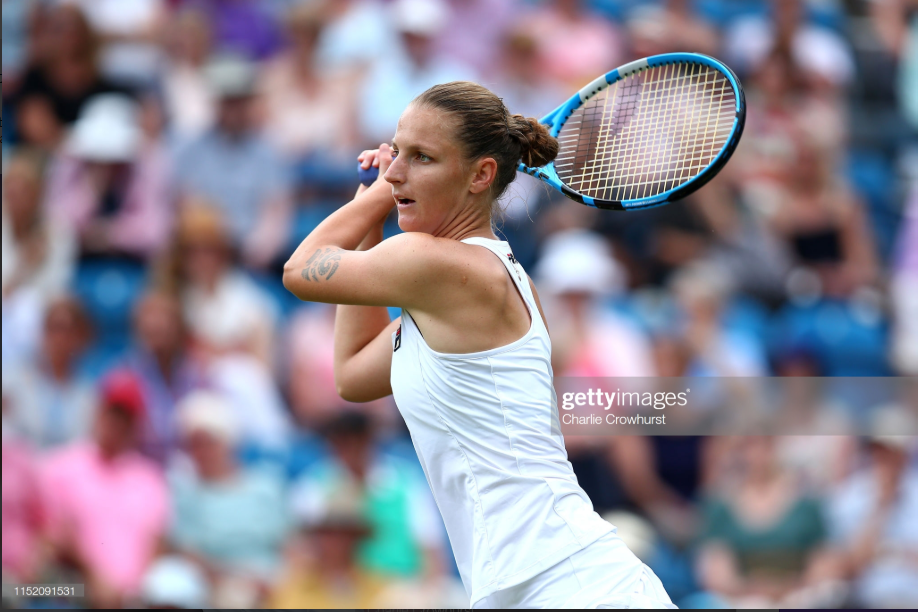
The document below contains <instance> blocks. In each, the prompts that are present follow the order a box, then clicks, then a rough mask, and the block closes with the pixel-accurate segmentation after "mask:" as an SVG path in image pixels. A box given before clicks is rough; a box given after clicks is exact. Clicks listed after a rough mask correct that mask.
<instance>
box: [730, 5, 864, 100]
mask: <svg viewBox="0 0 918 612" xmlns="http://www.w3.org/2000/svg"><path fill="white" fill-rule="evenodd" d="M774 44H775V30H774V26H773V24H772V23H771V21H770V20H768V19H767V18H765V17H746V18H742V19H739V20H738V21H736V22H735V23H734V24H733V25H731V26H730V27H728V28H727V31H726V33H725V35H724V49H725V52H726V53H725V55H726V57H727V59H728V61H730V62H731V65H734V66H736V68H737V69H739V70H753V69H755V68H756V67H757V66H758V65H760V64H761V63H762V61H764V60H765V59H766V58H767V57H768V54H769V53H771V51H772V49H773V47H774ZM791 52H792V53H793V57H794V61H795V62H796V63H797V65H798V66H800V67H801V68H802V69H803V70H804V71H807V72H811V73H815V74H817V75H819V76H820V77H822V78H824V79H826V80H827V81H829V82H830V83H832V84H833V85H835V86H836V87H843V86H845V85H847V84H848V83H850V82H851V80H852V79H853V78H854V58H853V57H852V54H851V49H850V48H849V47H848V45H847V44H846V43H845V40H844V39H843V38H842V37H841V36H839V35H838V34H836V33H835V32H832V31H831V30H829V29H826V28H821V27H818V26H814V25H811V24H805V25H802V26H801V27H800V28H799V29H798V30H797V32H796V34H795V35H794V38H793V41H792V42H791Z"/></svg>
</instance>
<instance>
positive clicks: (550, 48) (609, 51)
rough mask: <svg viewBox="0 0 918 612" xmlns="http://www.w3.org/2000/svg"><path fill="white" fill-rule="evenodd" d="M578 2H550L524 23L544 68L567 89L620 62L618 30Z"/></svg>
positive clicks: (621, 50)
mask: <svg viewBox="0 0 918 612" xmlns="http://www.w3.org/2000/svg"><path fill="white" fill-rule="evenodd" d="M584 4H585V3H584V2H583V1H582V0H551V1H550V2H546V3H544V4H543V5H541V6H540V7H539V8H537V9H536V10H535V11H534V12H533V13H532V14H531V15H530V16H529V17H528V18H527V20H526V21H525V22H524V23H525V29H526V30H527V31H529V32H530V33H531V34H532V36H533V38H535V39H536V40H537V41H539V56H540V58H541V63H542V66H543V67H544V69H545V70H546V71H547V72H548V74H549V75H551V76H552V77H553V78H555V79H557V80H559V81H562V82H564V83H565V84H566V88H568V89H575V88H576V89H579V88H580V87H583V86H584V85H586V84H587V83H589V82H590V81H592V80H593V79H595V78H596V77H597V76H598V75H600V74H605V73H606V72H608V71H609V70H611V69H612V67H614V66H618V65H620V64H622V63H624V58H625V49H624V39H623V36H622V33H621V32H620V31H619V28H618V27H617V26H616V25H615V24H614V23H612V22H611V21H609V20H607V19H602V18H598V17H597V16H596V15H593V14H591V13H590V12H589V11H588V10H586V9H585V8H584Z"/></svg>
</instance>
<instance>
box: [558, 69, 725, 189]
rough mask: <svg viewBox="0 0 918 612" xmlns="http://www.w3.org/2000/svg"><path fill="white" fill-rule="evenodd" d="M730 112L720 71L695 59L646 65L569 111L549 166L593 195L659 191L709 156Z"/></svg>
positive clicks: (718, 145) (721, 140) (721, 139)
mask: <svg viewBox="0 0 918 612" xmlns="http://www.w3.org/2000/svg"><path fill="white" fill-rule="evenodd" d="M735 116H736V113H735V103H734V93H733V88H732V86H731V85H730V83H729V81H728V80H727V78H726V77H725V76H724V75H723V74H722V73H721V72H720V71H718V70H716V69H714V68H710V67H708V66H704V65H701V64H694V63H676V64H669V65H666V66H658V67H654V68H649V69H646V70H643V71H641V72H638V73H635V74H632V75H630V76H628V77H627V78H625V79H622V80H620V81H617V82H616V83H613V84H612V85H610V86H609V87H607V88H606V89H604V90H602V91H601V92H599V93H597V94H596V95H595V96H594V97H593V98H591V99H590V100H588V101H587V102H586V103H585V104H584V105H583V106H582V107H580V108H579V109H577V110H576V111H575V112H574V114H573V115H572V116H571V118H570V119H569V121H568V122H567V123H565V125H564V127H563V128H562V129H561V132H560V133H559V134H558V142H559V144H560V151H559V154H558V157H557V158H556V160H555V169H556V171H557V173H558V176H559V178H560V179H561V180H562V181H563V182H565V183H566V184H567V185H568V186H570V187H571V188H573V189H575V190H577V191H579V192H580V193H582V194H584V195H587V196H590V197H593V198H599V199H604V200H614V201H621V200H632V199H640V198H646V197H652V196H655V195H659V194H661V193H665V192H667V191H670V190H672V189H674V188H676V187H678V186H679V185H682V184H684V183H686V182H688V181H690V180H691V179H692V178H694V177H695V176H697V175H698V174H699V173H700V172H701V171H702V170H703V169H705V168H707V167H708V166H709V165H710V164H711V162H713V161H714V159H715V158H716V157H717V155H718V154H719V153H720V151H721V150H722V149H723V147H724V145H725V144H726V141H727V139H728V138H729V136H730V133H731V131H732V128H733V123H734V119H735Z"/></svg>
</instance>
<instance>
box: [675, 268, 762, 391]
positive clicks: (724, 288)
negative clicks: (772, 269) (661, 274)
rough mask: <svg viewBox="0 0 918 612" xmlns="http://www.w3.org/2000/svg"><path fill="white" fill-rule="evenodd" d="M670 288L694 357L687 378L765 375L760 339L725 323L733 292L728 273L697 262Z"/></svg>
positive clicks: (683, 334)
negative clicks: (725, 314)
mask: <svg viewBox="0 0 918 612" xmlns="http://www.w3.org/2000/svg"><path fill="white" fill-rule="evenodd" d="M671 287H672V291H673V293H674V295H675V298H676V300H677V303H678V305H679V307H680V310H681V313H680V314H681V316H682V318H681V327H680V328H679V334H680V335H681V336H682V338H683V339H684V340H685V342H686V344H687V348H688V349H689V351H690V354H691V360H690V362H689V366H688V370H687V372H686V375H688V376H760V375H762V374H764V373H765V372H766V368H767V364H766V362H765V355H764V349H763V347H762V346H761V344H760V342H759V341H758V339H757V338H755V337H754V336H751V335H750V334H748V333H744V332H742V331H740V330H733V329H730V328H728V327H727V326H726V325H725V324H724V322H723V317H722V315H723V311H724V308H725V307H726V305H727V300H728V298H729V297H730V295H731V292H732V286H731V280H730V278H729V276H728V275H727V273H726V271H725V270H723V269H722V268H721V267H719V266H717V265H714V264H710V263H705V262H702V261H698V262H695V263H693V264H689V265H687V266H685V267H684V268H682V269H681V270H679V271H678V272H676V274H675V275H674V276H673V278H672V281H671Z"/></svg>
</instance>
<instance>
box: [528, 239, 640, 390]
mask: <svg viewBox="0 0 918 612" xmlns="http://www.w3.org/2000/svg"><path fill="white" fill-rule="evenodd" d="M535 276H536V280H537V281H538V286H539V288H540V289H541V290H542V292H543V296H544V300H545V302H544V308H545V310H546V313H548V318H549V320H550V321H553V324H552V331H553V332H554V333H553V334H552V367H553V369H554V370H555V372H556V373H557V375H558V376H651V375H653V365H652V363H651V359H650V346H649V344H648V342H647V340H646V338H644V337H643V336H642V334H641V333H640V332H639V331H638V330H637V329H636V328H635V326H634V325H633V324H632V323H630V322H629V321H627V320H626V319H624V318H622V317H620V316H618V315H616V314H614V313H613V312H611V311H608V309H605V310H604V309H603V308H602V299H603V298H605V297H608V296H610V295H614V294H615V293H616V292H618V291H620V290H621V288H622V287H623V285H624V283H625V278H624V272H623V271H622V269H621V266H620V265H619V264H618V262H617V261H616V260H615V259H614V258H613V257H612V254H611V251H610V249H609V246H608V244H607V243H606V242H605V239H604V238H602V237H601V236H599V235H598V234H594V233H591V232H588V231H585V230H567V231H561V232H556V233H555V234H553V235H551V236H550V237H549V238H548V239H547V240H546V241H545V243H544V244H543V246H542V257H541V258H540V259H539V263H538V265H537V267H536V271H535Z"/></svg>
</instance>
